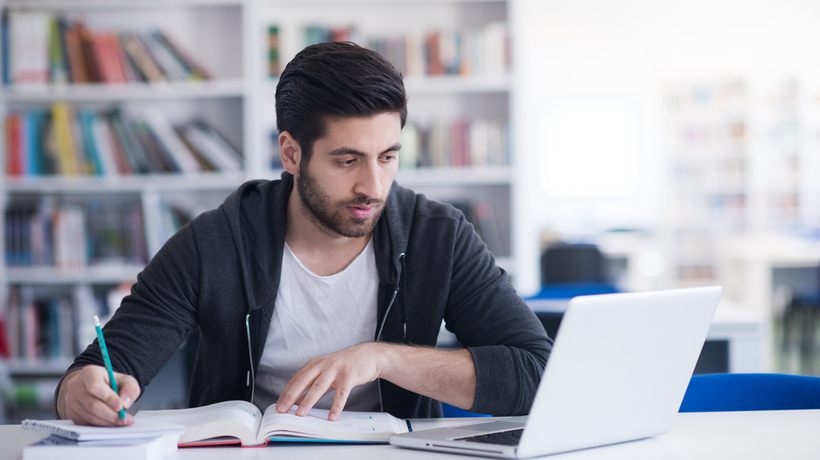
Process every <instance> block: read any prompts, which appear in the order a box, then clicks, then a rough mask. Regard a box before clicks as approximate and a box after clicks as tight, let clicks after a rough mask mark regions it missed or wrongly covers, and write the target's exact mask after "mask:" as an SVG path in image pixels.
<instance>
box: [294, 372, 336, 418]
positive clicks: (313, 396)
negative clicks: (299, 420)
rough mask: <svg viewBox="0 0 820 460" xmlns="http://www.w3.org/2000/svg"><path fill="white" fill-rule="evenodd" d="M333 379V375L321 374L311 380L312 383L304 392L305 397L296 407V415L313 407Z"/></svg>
mask: <svg viewBox="0 0 820 460" xmlns="http://www.w3.org/2000/svg"><path fill="white" fill-rule="evenodd" d="M333 380H334V377H333V376H329V377H328V376H325V375H323V376H320V377H319V378H317V379H316V380H315V381H314V382H313V385H311V387H310V389H309V390H308V392H307V393H305V397H304V398H303V399H302V402H301V403H300V404H299V408H298V409H296V415H299V416H302V415H305V414H307V412H308V411H309V410H310V409H312V408H313V405H314V404H316V401H318V400H319V398H321V397H322V396H324V395H325V393H327V391H328V390H329V389H330V385H331V384H332V383H333Z"/></svg>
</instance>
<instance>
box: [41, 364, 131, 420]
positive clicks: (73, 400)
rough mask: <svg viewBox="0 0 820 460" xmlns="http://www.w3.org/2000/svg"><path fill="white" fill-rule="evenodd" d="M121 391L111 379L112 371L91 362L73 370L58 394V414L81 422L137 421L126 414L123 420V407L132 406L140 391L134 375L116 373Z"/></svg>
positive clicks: (64, 380) (60, 416) (61, 385)
mask: <svg viewBox="0 0 820 460" xmlns="http://www.w3.org/2000/svg"><path fill="white" fill-rule="evenodd" d="M114 378H116V379H117V385H118V387H119V389H120V394H119V395H117V394H116V393H114V390H112V389H111V384H110V383H109V381H108V371H106V370H105V368H104V367H102V366H93V365H88V366H85V367H83V368H81V369H78V370H75V371H72V372H71V373H69V374H68V375H67V376H66V377H65V378H64V379H63V382H62V383H61V384H60V389H59V392H58V394H57V416H58V417H59V418H62V419H69V420H71V421H73V422H74V423H76V424H78V425H96V426H122V425H131V424H132V423H134V417H133V416H132V415H130V414H126V416H125V420H120V416H119V410H120V408H124V409H128V408H129V407H130V406H131V404H133V402H134V401H136V400H137V398H138V397H139V395H140V386H139V384H138V383H137V380H136V379H135V378H134V377H131V376H130V375H126V374H118V373H116V372H115V373H114Z"/></svg>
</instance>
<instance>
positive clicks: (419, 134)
mask: <svg viewBox="0 0 820 460" xmlns="http://www.w3.org/2000/svg"><path fill="white" fill-rule="evenodd" d="M399 164H400V166H401V167H402V168H407V169H413V168H450V167H455V168H481V167H488V166H506V165H509V164H510V149H509V124H508V123H506V122H503V121H495V120H455V121H450V122H436V123H432V124H429V125H422V124H418V123H408V124H407V125H405V127H404V130H403V131H402V148H401V153H400V154H399Z"/></svg>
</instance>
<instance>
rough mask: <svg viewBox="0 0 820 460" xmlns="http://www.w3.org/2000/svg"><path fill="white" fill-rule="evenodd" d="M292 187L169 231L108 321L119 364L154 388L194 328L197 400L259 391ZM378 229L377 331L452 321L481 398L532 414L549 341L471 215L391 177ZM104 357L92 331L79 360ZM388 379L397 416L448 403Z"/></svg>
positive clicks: (419, 330)
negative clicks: (470, 219)
mask: <svg viewBox="0 0 820 460" xmlns="http://www.w3.org/2000/svg"><path fill="white" fill-rule="evenodd" d="M292 188H293V176H291V175H290V174H288V173H284V174H283V175H282V178H281V180H277V181H266V180H257V181H250V182H247V183H245V184H243V185H242V186H240V187H239V188H238V189H237V190H236V191H235V192H234V193H232V194H231V195H230V196H229V197H228V198H227V199H226V200H225V202H224V203H223V204H222V205H221V206H220V207H219V208H217V209H214V210H211V211H208V212H205V213H203V214H201V215H200V216H198V217H197V218H195V219H194V220H193V221H191V222H190V223H189V224H187V225H186V226H184V227H183V228H182V229H181V230H180V231H179V232H178V233H176V234H175V235H174V236H173V237H172V238H171V239H170V240H168V242H167V243H166V244H165V245H164V246H163V247H162V249H161V250H160V251H159V253H158V254H157V255H156V256H155V257H154V258H153V259H152V260H151V261H150V263H148V265H147V266H146V267H145V269H144V270H143V271H142V272H141V273H140V274H139V276H138V277H137V283H136V284H135V285H134V287H133V288H132V290H131V293H130V295H128V296H127V297H126V298H125V299H124V300H123V303H122V305H121V307H120V308H119V309H118V310H117V312H116V314H115V315H114V317H113V318H112V319H111V320H110V321H109V322H108V323H107V324H106V326H105V336H106V343H107V345H108V351H109V353H110V355H111V361H112V364H113V367H114V370H115V371H117V372H122V373H126V374H129V375H132V376H134V377H135V378H136V379H137V381H138V382H139V384H140V386H141V388H144V387H145V385H148V384H149V383H150V382H151V379H153V378H154V376H155V375H156V374H157V373H158V372H159V370H160V369H161V368H162V366H163V365H164V364H165V363H166V361H167V360H168V359H169V358H170V357H171V355H172V354H173V353H174V352H175V351H176V350H177V348H178V347H179V346H180V344H182V343H183V341H184V340H185V339H186V337H188V335H189V333H191V332H192V331H193V330H195V329H198V330H199V333H200V334H199V336H200V338H199V345H198V350H197V358H196V362H195V364H194V369H193V375H192V376H191V386H190V393H189V404H190V405H191V406H192V407H193V406H201V405H205V404H211V403H215V402H218V401H225V400H232V399H244V400H248V401H249V400H251V399H252V395H253V385H254V381H253V375H254V372H255V369H256V367H257V366H258V364H259V359H260V357H261V356H262V349H263V347H264V345H265V339H266V336H267V333H268V328H269V326H270V322H271V315H272V313H273V308H274V304H275V302H276V294H277V292H278V289H279V277H280V269H281V261H282V251H283V248H284V242H285V228H286V216H287V212H286V211H287V203H288V197H289V195H290V193H291V190H292ZM373 241H374V250H375V254H376V265H377V269H378V273H379V291H378V309H379V310H378V314H377V325H376V331H377V332H376V337H374V340H376V341H383V342H393V343H403V344H412V345H421V346H434V345H435V344H436V340H437V337H438V333H439V328H440V325H441V323H442V321H444V322H445V325H446V327H447V329H448V330H450V331H452V332H453V333H455V335H456V336H457V338H458V340H459V341H460V342H461V343H462V344H463V345H464V346H465V347H467V348H468V349H469V351H470V353H471V354H472V357H473V361H474V363H475V369H476V391H475V401H474V404H473V410H474V411H477V412H485V413H491V414H494V415H515V414H525V413H527V412H528V411H529V408H530V406H531V405H532V401H533V398H534V396H535V391H536V388H537V386H538V382H539V380H540V378H541V374H542V372H543V370H544V366H545V365H546V362H547V358H548V356H549V352H550V350H551V347H552V341H551V340H550V339H549V338H548V337H547V335H546V333H545V332H544V328H543V327H542V326H541V324H540V322H539V321H538V320H537V318H536V317H535V316H534V314H533V313H532V312H531V311H530V309H529V308H528V307H527V305H526V304H525V303H524V302H523V301H522V300H521V298H520V297H519V296H518V295H517V294H516V293H515V291H514V289H513V288H512V286H511V285H510V283H509V279H508V276H507V274H506V273H505V272H504V271H503V270H501V269H500V268H498V267H496V265H495V263H494V259H493V257H492V255H491V254H490V253H489V251H487V248H486V246H485V245H484V244H483V243H482V242H481V240H480V239H479V237H478V236H477V234H476V233H475V232H474V230H473V227H472V225H471V224H470V223H469V222H467V221H466V220H465V218H464V215H463V214H462V213H461V212H459V211H457V210H456V209H454V208H453V207H452V206H449V205H445V204H441V203H437V202H434V201H430V200H428V199H427V198H426V197H424V196H423V195H418V194H415V193H414V192H412V191H410V190H407V189H404V188H402V187H401V186H399V185H398V184H393V187H392V189H391V191H390V195H389V198H388V200H387V202H386V206H385V210H384V212H383V214H382V216H381V218H380V219H379V222H378V223H377V225H376V228H375V230H374V235H373ZM101 363H102V360H101V357H100V353H99V348H98V346H97V344H96V343H93V344H91V345H90V346H89V347H87V348H86V350H85V351H84V352H83V353H81V354H80V355H79V356H78V357H77V358H76V359H75V361H74V363H73V364H72V365H71V367H69V370H72V369H75V368H78V367H82V366H84V365H87V364H98V365H101ZM379 385H380V390H381V391H380V393H381V407H382V408H383V409H384V410H385V411H387V412H390V413H392V414H393V415H395V416H398V417H435V416H440V415H441V405H440V404H439V403H438V402H436V401H434V400H431V399H430V398H426V397H423V396H421V395H418V394H415V393H412V392H410V391H407V390H405V389H402V388H400V387H398V386H396V385H393V384H391V383H390V382H387V381H380V382H379ZM55 396H56V395H55Z"/></svg>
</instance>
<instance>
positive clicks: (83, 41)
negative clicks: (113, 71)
mask: <svg viewBox="0 0 820 460" xmlns="http://www.w3.org/2000/svg"><path fill="white" fill-rule="evenodd" d="M77 27H78V29H79V35H80V52H81V53H82V55H83V61H84V62H85V68H86V73H87V74H88V81H89V82H90V83H101V82H104V81H105V80H103V73H102V63H101V62H100V60H99V58H98V56H97V52H96V50H95V47H94V34H92V33H91V31H90V30H89V29H88V27H86V26H85V24H83V23H81V22H80V23H77Z"/></svg>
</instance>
